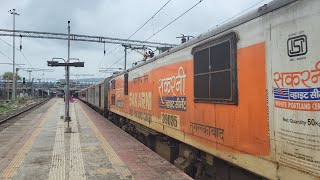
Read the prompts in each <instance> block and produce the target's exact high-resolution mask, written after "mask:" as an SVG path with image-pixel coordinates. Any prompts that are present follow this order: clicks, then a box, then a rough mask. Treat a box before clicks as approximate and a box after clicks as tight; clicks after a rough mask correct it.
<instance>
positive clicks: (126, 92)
mask: <svg viewBox="0 0 320 180" xmlns="http://www.w3.org/2000/svg"><path fill="white" fill-rule="evenodd" d="M128 86H129V76H128V74H124V88H123V89H124V95H128Z"/></svg>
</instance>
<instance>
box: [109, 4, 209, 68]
mask: <svg viewBox="0 0 320 180" xmlns="http://www.w3.org/2000/svg"><path fill="white" fill-rule="evenodd" d="M203 1H204V0H200V1H199V2H197V3H196V4H195V5H193V6H192V7H191V8H189V9H188V10H186V11H185V12H184V13H182V14H181V15H180V16H178V17H176V18H175V19H173V20H172V21H171V22H169V23H168V24H167V25H165V26H164V27H163V28H161V29H160V30H158V31H157V32H155V33H153V34H152V35H151V36H150V37H149V38H147V39H146V40H145V41H148V40H149V39H151V38H152V37H154V36H155V35H157V34H158V33H160V32H161V31H163V30H164V29H166V28H167V27H168V26H170V25H171V24H172V23H174V22H175V21H177V20H178V19H180V18H181V17H182V16H184V15H185V14H187V13H188V12H189V11H191V10H192V9H193V8H195V7H196V6H198V5H199V4H200V3H201V2H203ZM131 52H132V51H130V52H129V53H127V55H129V54H130V53H131ZM124 57H125V56H123V57H122V58H120V59H118V60H117V61H115V62H114V63H113V64H112V65H111V66H109V67H108V68H110V67H112V66H114V65H115V64H117V63H118V62H119V61H121V60H122V59H123V58H124Z"/></svg>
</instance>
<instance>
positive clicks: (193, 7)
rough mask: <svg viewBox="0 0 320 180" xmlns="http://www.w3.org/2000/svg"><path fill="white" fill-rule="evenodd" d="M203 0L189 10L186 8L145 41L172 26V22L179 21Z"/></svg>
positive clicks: (201, 0)
mask: <svg viewBox="0 0 320 180" xmlns="http://www.w3.org/2000/svg"><path fill="white" fill-rule="evenodd" d="M202 2H203V0H200V1H199V2H197V3H196V4H195V5H193V6H192V7H191V8H189V9H188V10H186V11H185V12H184V13H182V14H181V15H180V16H178V17H176V18H175V19H174V20H172V21H171V22H169V23H168V24H167V25H165V26H164V27H163V28H161V29H160V30H158V31H157V32H155V33H153V34H152V35H151V36H150V37H149V38H147V39H146V40H145V41H148V40H149V39H151V38H152V37H154V36H155V35H157V34H158V33H159V32H161V31H163V30H164V29H166V28H167V27H168V26H170V25H171V24H172V23H174V22H175V21H177V20H178V19H180V18H181V17H182V16H184V15H185V14H187V13H188V12H189V11H191V10H192V9H193V8H195V7H196V6H198V5H199V4H200V3H202Z"/></svg>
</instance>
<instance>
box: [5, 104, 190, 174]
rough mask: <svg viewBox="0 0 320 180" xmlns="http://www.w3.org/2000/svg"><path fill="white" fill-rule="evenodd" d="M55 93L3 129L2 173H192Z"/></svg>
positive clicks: (97, 115) (86, 107) (96, 115)
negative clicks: (67, 114)
mask: <svg viewBox="0 0 320 180" xmlns="http://www.w3.org/2000/svg"><path fill="white" fill-rule="evenodd" d="M63 114H64V102H63V99H58V98H54V99H51V100H50V101H48V102H47V103H45V104H44V105H42V106H39V107H38V108H37V109H35V110H33V111H32V112H30V113H29V114H27V115H25V116H24V117H20V119H19V120H17V121H16V122H15V123H14V124H12V125H10V126H8V127H6V128H5V129H3V130H1V131H0V145H1V146H0V179H1V180H3V179H19V180H20V179H61V180H62V179H77V180H78V179H139V180H140V179H153V180H154V179H191V178H190V177H189V176H187V175H186V174H184V173H183V172H182V171H180V170H179V169H177V168H176V167H175V166H173V165H172V164H170V163H169V162H167V161H166V160H164V159H163V158H161V157H160V156H159V155H157V154H156V153H155V152H153V151H152V150H150V149H148V148H147V147H145V146H144V145H143V144H141V143H140V142H139V141H137V140H136V139H134V138H133V137H131V136H130V135H128V134H127V133H125V132H123V131H122V130H121V129H119V128H118V127H116V126H115V125H114V124H112V123H111V122H109V121H108V120H106V119H105V118H104V117H103V116H101V115H100V114H98V113H96V112H95V111H93V110H92V109H91V108H89V107H88V106H86V105H85V104H83V103H82V102H80V101H79V100H76V101H75V102H74V103H70V116H71V120H72V121H71V122H70V126H71V127H72V133H65V128H66V127H67V123H66V122H64V120H62V119H60V116H61V115H63Z"/></svg>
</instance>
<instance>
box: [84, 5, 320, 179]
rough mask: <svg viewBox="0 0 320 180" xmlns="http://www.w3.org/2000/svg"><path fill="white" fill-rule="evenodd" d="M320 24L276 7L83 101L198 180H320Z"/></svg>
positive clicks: (296, 8)
mask: <svg viewBox="0 0 320 180" xmlns="http://www.w3.org/2000/svg"><path fill="white" fill-rule="evenodd" d="M319 19H320V1H319V0H275V1H272V2H270V3H269V4H267V5H264V6H262V7H260V8H259V9H257V10H255V11H252V12H250V13H248V14H246V15H243V16H241V17H239V18H237V19H235V20H233V21H231V22H228V23H226V24H224V25H222V26H219V27H216V28H215V29H213V30H211V31H209V32H207V33H205V34H201V35H200V36H198V37H197V38H194V39H192V40H190V41H188V42H186V43H183V44H181V45H180V46H178V47H175V48H173V49H170V50H168V51H167V52H165V53H162V54H160V55H158V56H155V57H154V58H152V59H150V60H147V61H146V62H145V63H143V64H140V65H138V66H135V67H133V68H131V69H128V70H126V71H124V72H123V73H120V74H118V75H114V76H112V77H110V78H107V79H106V80H105V81H104V82H101V83H99V84H97V85H95V86H92V87H89V88H88V89H85V90H83V91H81V92H80V95H79V97H80V99H82V100H83V101H85V102H88V103H89V104H91V106H92V107H94V108H96V109H99V110H100V111H102V113H104V115H105V116H106V117H108V118H109V119H110V120H112V121H113V122H114V123H115V124H117V125H118V126H119V127H121V128H122V129H123V130H125V131H127V132H128V133H130V134H132V135H133V136H135V137H136V138H138V139H139V140H140V141H141V142H143V143H145V144H146V145H148V146H149V147H150V148H152V149H153V150H154V151H156V152H158V153H159V154H160V155H162V156H163V157H164V158H166V159H168V160H169V161H171V162H172V163H174V164H175V165H176V166H177V167H179V168H180V169H181V170H183V171H184V172H186V173H188V174H189V175H191V176H192V177H195V178H200V177H210V178H214V177H218V178H217V179H261V178H268V179H316V178H320V140H319V137H320V36H319V32H320V21H319ZM208 22H209V20H208ZM100 87H101V88H100Z"/></svg>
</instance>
